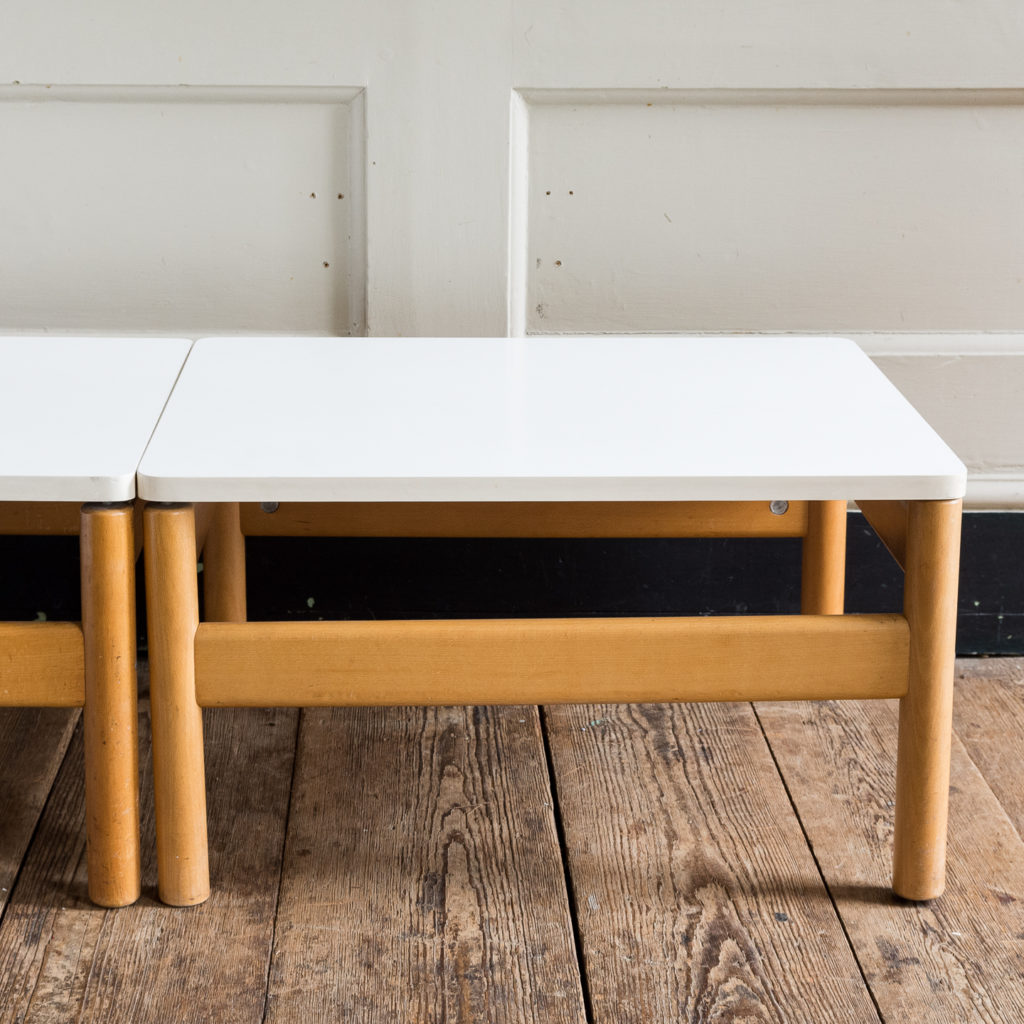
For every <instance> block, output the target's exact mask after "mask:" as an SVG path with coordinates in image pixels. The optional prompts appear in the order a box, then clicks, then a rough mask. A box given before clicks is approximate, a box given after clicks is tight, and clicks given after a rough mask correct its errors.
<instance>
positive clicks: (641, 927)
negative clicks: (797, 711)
mask: <svg viewBox="0 0 1024 1024" xmlns="http://www.w3.org/2000/svg"><path fill="white" fill-rule="evenodd" d="M545 715H546V720H547V724H548V733H549V741H550V746H551V754H552V762H553V765H554V771H555V779H556V783H557V793H558V801H559V806H560V810H561V814H562V822H563V828H564V832H565V844H566V851H567V854H568V862H569V866H570V871H571V877H572V884H573V889H574V894H575V901H576V913H577V916H578V919H579V925H580V933H581V937H582V947H583V955H584V962H585V964H586V974H587V984H588V987H589V991H590V997H591V1003H592V1007H593V1019H594V1021H595V1022H597V1024H601V1022H608V1024H612V1022H614V1024H629V1022H634V1021H635V1022H638V1024H639V1022H644V1024H648V1022H651V1021H688V1020H707V1021H722V1022H732V1021H777V1022H796V1021H807V1022H820V1021H826V1020H827V1021H830V1022H838V1021H856V1022H869V1021H877V1020H878V1016H877V1014H876V1012H875V1009H874V1007H873V1005H872V1003H871V1000H870V998H869V996H868V993H867V990H866V988H865V986H864V982H863V979H862V978H861V975H860V971H859V970H858V967H857V964H856V961H855V960H854V958H853V956H852V954H851V952H850V949H849V946H848V944H847V942H846V939H845V937H844V935H843V931H842V927H841V925H840V923H839V920H838V919H837V917H836V915H835V911H834V909H833V906H832V904H831V902H830V900H829V898H828V895H827V893H826V891H825V887H824V885H823V884H822V882H821V879H820V877H819V875H818V871H817V869H816V867H815V865H814V862H813V860H812V858H811V856H810V854H809V852H808V850H807V847H806V845H805V843H804V842H803V838H802V836H801V833H800V828H799V824H798V823H797V821H796V818H795V816H794V814H793V810H792V808H791V806H790V804H789V800H788V798H787V797H786V793H785V790H784V789H783V787H782V784H781V782H780V781H779V777H778V774H777V772H776V770H775V766H774V764H773V762H772V759H771V755H770V753H769V751H768V749H767V746H766V744H765V741H764V737H763V736H762V734H761V730H760V728H759V727H758V725H757V722H756V720H755V718H754V716H753V713H752V711H751V708H750V706H749V705H747V704H740V705H736V704H719V705H707V704H705V705H676V706H671V705H664V704H657V705H655V704H650V705H600V706H594V705H580V706H564V707H552V708H548V709H546V710H545Z"/></svg>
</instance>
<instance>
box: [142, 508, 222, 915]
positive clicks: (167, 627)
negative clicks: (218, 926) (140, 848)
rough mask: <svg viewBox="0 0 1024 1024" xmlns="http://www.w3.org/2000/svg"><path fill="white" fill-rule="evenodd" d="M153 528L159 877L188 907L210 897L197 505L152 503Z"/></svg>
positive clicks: (163, 892)
mask: <svg viewBox="0 0 1024 1024" xmlns="http://www.w3.org/2000/svg"><path fill="white" fill-rule="evenodd" d="M145 533H146V544H145V551H146V613H147V617H148V620H149V665H150V699H151V705H152V718H153V787H154V794H155V798H156V851H157V874H158V880H159V891H160V899H161V900H163V902H164V903H169V904H171V905H172V906H180V907H183V906H191V905H193V904H196V903H202V902H203V900H205V899H206V898H207V897H208V896H209V895H210V870H209V862H208V855H207V848H206V782H205V777H204V767H203V719H202V713H201V711H200V709H199V705H198V704H197V703H196V687H195V659H194V654H193V651H194V645H195V633H196V628H197V627H198V625H199V594H198V589H197V584H196V537H195V518H194V516H193V511H192V506H191V505H156V504H150V505H147V506H146V511H145Z"/></svg>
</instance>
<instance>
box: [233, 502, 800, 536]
mask: <svg viewBox="0 0 1024 1024" xmlns="http://www.w3.org/2000/svg"><path fill="white" fill-rule="evenodd" d="M780 497H783V498H784V497H785V495H781V496H780ZM769 504H770V503H769V502H767V501H598V502H583V501H511V502H510V501H494V502H492V501H465V502H418V501H410V502H360V501H353V502H336V503H329V504H323V503H315V502H282V503H281V504H280V505H279V506H278V507H277V509H276V511H274V512H265V511H263V509H262V508H261V506H260V505H258V504H253V503H245V504H243V505H242V506H241V520H242V532H243V533H244V534H246V535H248V536H264V537H802V536H803V535H804V534H805V533H806V532H807V502H806V501H794V502H790V505H789V509H788V510H787V511H786V512H785V513H783V514H782V515H777V514H775V513H774V512H772V511H771V508H770V507H769Z"/></svg>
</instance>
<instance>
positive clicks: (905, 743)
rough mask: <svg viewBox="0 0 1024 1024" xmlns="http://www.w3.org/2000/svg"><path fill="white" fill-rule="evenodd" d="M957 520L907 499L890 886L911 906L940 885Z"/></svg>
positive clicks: (952, 505)
mask: <svg viewBox="0 0 1024 1024" xmlns="http://www.w3.org/2000/svg"><path fill="white" fill-rule="evenodd" d="M960 515H961V502H960V501H959V500H957V501H914V502H911V503H910V506H909V509H908V517H907V557H906V573H907V577H906V583H905V589H904V599H903V606H904V614H905V615H906V617H907V621H908V622H909V623H910V677H909V686H908V689H907V695H906V696H905V697H904V698H903V699H902V700H901V701H900V735H899V750H898V755H897V756H898V760H897V765H896V834H895V842H894V849H893V883H892V884H893V889H894V890H895V892H896V894H897V895H899V896H903V897H905V898H906V899H910V900H928V899H932V898H933V897H935V896H939V895H941V893H942V890H943V888H944V887H945V874H946V817H947V812H948V806H949V748H950V736H951V731H952V721H953V674H954V659H955V657H956V608H957V573H958V569H959V564H960Z"/></svg>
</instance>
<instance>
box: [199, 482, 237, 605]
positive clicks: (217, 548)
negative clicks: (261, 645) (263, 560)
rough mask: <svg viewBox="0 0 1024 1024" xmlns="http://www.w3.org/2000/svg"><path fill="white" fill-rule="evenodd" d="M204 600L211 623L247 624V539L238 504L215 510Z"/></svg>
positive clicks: (206, 554)
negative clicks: (240, 520) (240, 523)
mask: <svg viewBox="0 0 1024 1024" xmlns="http://www.w3.org/2000/svg"><path fill="white" fill-rule="evenodd" d="M203 600H204V603H205V606H206V620H207V621H208V622H245V612H246V610H245V537H244V536H243V535H242V530H241V527H240V526H239V518H238V502H236V501H235V502H220V503H218V504H216V505H214V506H213V508H212V509H211V517H210V525H209V530H208V532H207V534H206V544H205V545H204V547H203Z"/></svg>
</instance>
